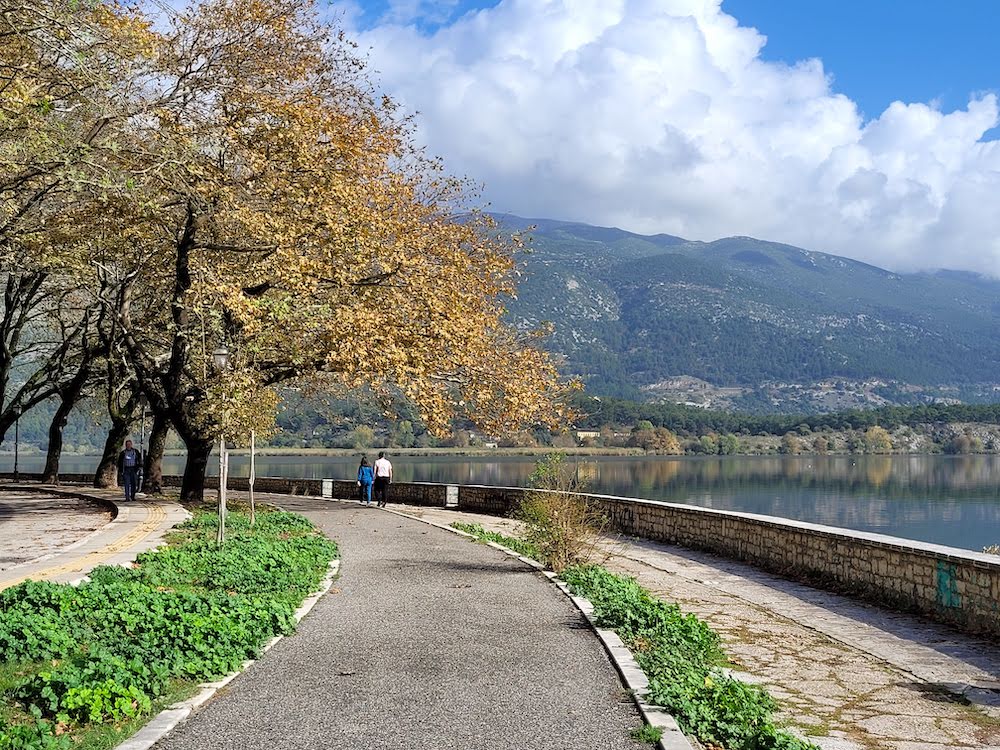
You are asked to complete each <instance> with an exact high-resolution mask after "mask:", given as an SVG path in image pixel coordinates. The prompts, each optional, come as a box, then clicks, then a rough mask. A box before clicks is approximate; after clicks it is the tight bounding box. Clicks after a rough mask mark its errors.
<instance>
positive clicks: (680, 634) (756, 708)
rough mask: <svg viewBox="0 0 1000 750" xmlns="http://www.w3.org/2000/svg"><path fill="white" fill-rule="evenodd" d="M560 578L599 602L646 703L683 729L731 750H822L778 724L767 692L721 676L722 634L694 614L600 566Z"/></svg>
mask: <svg viewBox="0 0 1000 750" xmlns="http://www.w3.org/2000/svg"><path fill="white" fill-rule="evenodd" d="M562 578H563V580H565V581H566V583H567V584H568V585H569V587H570V589H571V590H572V591H573V593H574V594H576V595H578V596H581V597H585V598H587V599H589V600H590V601H591V602H592V603H593V605H594V619H595V621H596V622H597V624H598V625H599V626H600V627H603V628H608V629H609V630H613V631H614V632H615V633H617V634H618V636H619V637H620V638H621V639H622V641H624V643H625V644H626V645H627V646H628V647H629V649H630V650H631V651H632V652H633V654H635V658H636V661H637V662H638V663H639V666H640V667H641V668H642V670H643V671H644V672H645V673H646V676H647V677H648V678H649V694H648V696H647V700H649V701H650V702H651V703H653V704H655V705H658V706H661V707H662V708H664V709H666V710H667V711H668V712H669V713H670V714H671V715H673V717H674V718H675V719H676V720H677V723H678V724H679V725H680V727H681V729H683V730H684V732H686V733H687V734H690V735H691V736H693V737H696V738H698V740H699V741H700V742H702V743H703V744H705V745H708V746H711V747H719V748H725V750H818V748H817V747H816V746H815V745H813V744H812V743H809V742H807V741H805V740H802V739H800V738H798V737H796V736H795V735H793V734H791V733H789V732H787V731H784V730H782V729H780V728H779V727H778V726H777V725H776V724H775V722H774V716H773V715H774V709H775V704H774V701H773V700H772V699H771V697H770V696H769V695H768V694H767V692H766V691H765V690H763V689H762V688H760V687H757V686H756V685H748V684H746V683H744V682H741V681H739V680H736V679H734V678H732V677H730V676H728V675H727V674H726V673H725V672H724V671H723V665H724V664H725V655H724V653H723V651H722V648H721V645H720V641H719V636H718V635H716V633H715V632H713V631H712V630H711V629H710V628H709V627H708V625H706V624H705V623H704V622H702V621H701V620H699V619H698V618H697V617H696V616H694V615H693V614H684V613H682V612H681V610H680V608H679V607H677V605H675V604H669V603H667V602H664V601H662V600H660V599H657V598H656V597H654V596H652V595H651V594H650V593H649V592H648V591H647V590H646V589H644V588H642V587H641V586H640V585H639V584H638V583H637V582H636V581H635V580H634V579H632V578H625V577H622V576H618V575H614V574H613V573H610V572H608V571H607V570H605V569H604V568H601V567H599V566H594V565H591V566H578V567H575V568H570V569H568V570H566V571H564V572H563V574H562Z"/></svg>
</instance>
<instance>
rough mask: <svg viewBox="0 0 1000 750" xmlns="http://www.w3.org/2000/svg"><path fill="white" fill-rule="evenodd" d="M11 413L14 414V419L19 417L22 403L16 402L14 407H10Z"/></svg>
mask: <svg viewBox="0 0 1000 750" xmlns="http://www.w3.org/2000/svg"><path fill="white" fill-rule="evenodd" d="M10 413H11V414H13V415H14V419H17V418H18V417H20V416H21V405H20V404H14V405H13V406H12V407H10Z"/></svg>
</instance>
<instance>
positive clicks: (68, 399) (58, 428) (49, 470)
mask: <svg viewBox="0 0 1000 750" xmlns="http://www.w3.org/2000/svg"><path fill="white" fill-rule="evenodd" d="M89 379H90V368H89V366H86V365H85V366H83V367H81V368H80V371H79V372H78V373H77V374H76V375H75V376H74V377H73V380H71V381H70V382H69V384H68V385H67V386H66V388H65V389H63V390H62V392H61V393H60V394H59V398H60V400H59V407H58V408H57V409H56V413H55V414H54V415H53V416H52V422H51V424H49V445H48V448H47V449H46V453H45V468H44V469H43V470H42V481H43V482H50V483H58V481H59V459H60V458H62V449H63V430H64V429H65V428H66V422H67V421H69V415H70V412H72V411H73V409H74V408H75V407H76V405H77V404H78V403H80V399H81V398H82V396H83V391H84V388H85V387H86V385H87V380H89Z"/></svg>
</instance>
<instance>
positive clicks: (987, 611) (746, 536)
mask: <svg viewBox="0 0 1000 750" xmlns="http://www.w3.org/2000/svg"><path fill="white" fill-rule="evenodd" d="M525 494H526V491H525V490H523V489H520V488H511V487H469V486H462V487H460V488H459V495H458V497H459V503H458V509H459V510H466V511H470V512H475V513H485V514H490V515H509V514H510V513H511V512H513V511H514V510H515V509H516V508H517V505H518V504H519V503H520V501H521V500H522V499H523V497H524V495H525ZM584 497H586V498H587V499H589V500H591V501H592V502H594V503H595V504H597V505H598V506H599V507H600V508H602V509H603V511H604V512H605V513H606V514H607V516H608V519H609V521H610V527H611V528H612V529H613V530H615V531H617V532H619V533H622V534H626V535H628V536H635V537H639V538H642V539H649V540H651V541H657V542H663V543H666V544H677V545H680V546H683V547H688V548H690V549H697V550H703V551H706V552H712V553H715V554H718V555H722V556H724V557H728V558H731V559H735V560H740V561H742V562H746V563H749V564H751V565H754V566H756V567H759V568H763V569H764V570H768V571H770V572H772V573H777V574H779V575H783V576H786V577H790V578H795V579H798V580H803V581H806V582H808V583H812V584H814V585H818V586H822V587H825V588H831V589H834V590H836V591H839V592H843V593H848V594H853V595H854V596H857V597H858V598H863V599H866V600H868V601H871V602H873V603H875V604H878V605H880V606H883V607H888V608H892V609H898V610H902V611H907V612H916V613H918V614H922V615H925V616H928V617H932V618H934V619H936V620H940V621H943V622H947V623H949V624H951V625H954V626H956V627H958V628H961V629H963V630H967V631H970V632H975V633H987V634H992V635H996V636H1000V557H998V556H996V555H986V554H981V553H977V552H971V551H967V550H961V549H956V548H953V547H944V546H940V545H934V544H927V543H923V542H917V541H911V540H908V539H900V538H897V537H890V536H884V535H881V534H871V533H865V532H860V531H852V530H849V529H840V528H834V527H830V526H820V525H818V524H808V523H804V522H800V521H792V520H788V519H783V518H775V517H772V516H761V515H755V514H752V513H736V512H730V511H719V510H712V509H709V508H699V507H696V506H691V505H679V504H674V503H662V502H656V501H651V500H638V499H635V498H622V497H611V496H605V495H585V496H584Z"/></svg>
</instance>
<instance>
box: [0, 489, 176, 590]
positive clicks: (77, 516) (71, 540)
mask: <svg viewBox="0 0 1000 750" xmlns="http://www.w3.org/2000/svg"><path fill="white" fill-rule="evenodd" d="M120 500H121V493H120V492H118V491H116V490H96V489H92V488H86V489H84V488H80V489H77V490H72V489H68V488H66V487H56V486H48V485H15V484H7V485H0V538H2V539H3V540H4V541H3V542H0V550H4V549H6V551H7V553H8V554H7V557H9V558H10V562H11V563H12V564H11V565H10V566H9V567H0V590H3V589H5V588H9V587H11V586H15V585H17V584H18V583H21V582H22V581H26V580H28V579H32V580H48V581H56V582H59V583H70V582H73V581H76V580H79V579H80V578H82V577H84V576H86V575H87V573H89V572H90V571H91V570H92V569H93V568H95V567H97V566H98V565H123V564H127V563H129V562H131V561H132V560H134V559H135V556H136V555H137V554H139V553H140V552H142V551H144V550H148V549H152V548H153V547H156V546H158V545H159V544H160V543H161V541H162V540H163V535H164V534H165V533H166V532H167V531H168V530H169V529H170V527H172V526H173V525H175V524H177V523H180V522H181V521H183V520H184V519H185V518H187V516H188V514H187V511H185V510H184V509H183V508H181V507H180V506H179V505H178V504H177V503H174V502H170V501H167V500H153V499H147V500H137V501H135V502H132V503H128V504H125V503H120V502H119V501H120ZM112 509H114V513H112ZM112 516H113V517H112Z"/></svg>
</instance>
